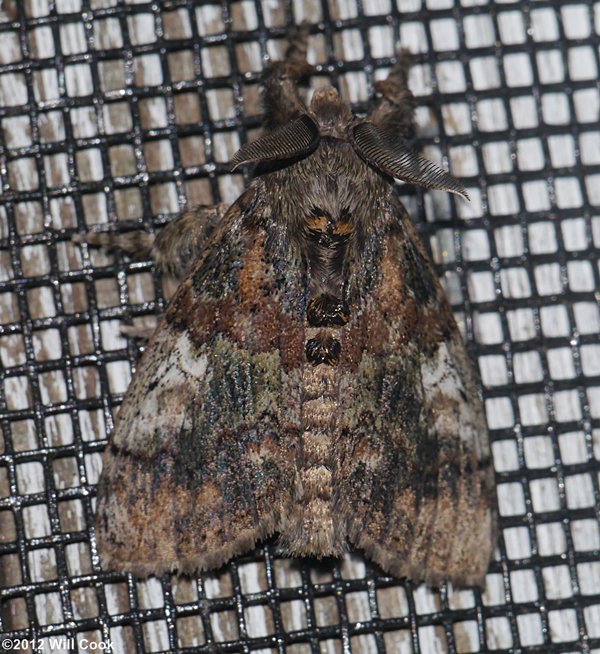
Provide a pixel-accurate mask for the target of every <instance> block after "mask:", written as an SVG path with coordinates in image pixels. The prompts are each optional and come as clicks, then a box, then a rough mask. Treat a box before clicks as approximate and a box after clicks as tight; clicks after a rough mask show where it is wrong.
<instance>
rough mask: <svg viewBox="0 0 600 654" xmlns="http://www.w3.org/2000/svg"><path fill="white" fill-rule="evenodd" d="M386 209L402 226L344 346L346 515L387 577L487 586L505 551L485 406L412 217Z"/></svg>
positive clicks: (339, 473) (338, 483)
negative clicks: (493, 561)
mask: <svg viewBox="0 0 600 654" xmlns="http://www.w3.org/2000/svg"><path fill="white" fill-rule="evenodd" d="M388 210H389V211H393V212H394V213H398V214H399V216H398V217H399V218H401V221H399V220H398V219H396V220H390V221H389V223H388V224H389V225H390V226H391V227H390V232H389V234H388V236H387V238H386V239H385V242H384V246H383V248H382V251H381V255H380V260H379V262H378V265H377V263H376V265H375V269H378V270H379V277H378V279H377V280H375V281H374V282H373V285H372V288H371V290H370V292H369V293H367V294H366V295H365V296H364V297H363V298H361V300H360V302H359V304H360V308H359V309H358V310H356V312H355V313H354V317H353V318H352V319H351V320H350V322H349V324H348V325H347V327H346V328H345V330H344V334H343V339H342V357H341V361H340V368H341V371H340V372H341V374H342V380H341V388H342V390H341V396H340V413H339V415H340V421H339V423H338V432H337V435H336V455H337V457H336V458H337V460H338V462H339V465H338V467H337V470H336V473H335V474H334V480H335V481H334V484H335V492H336V506H337V507H338V509H339V510H340V512H341V513H343V514H344V515H345V516H346V518H347V520H348V536H349V539H350V541H351V542H352V543H353V544H354V545H356V546H358V547H360V548H362V549H363V550H364V551H365V552H366V553H367V555H368V556H369V558H371V559H372V560H374V561H376V562H377V563H379V564H380V565H381V567H382V568H383V569H384V570H385V571H387V572H389V573H391V574H394V575H396V576H407V577H409V578H410V579H413V580H415V581H416V580H425V581H427V582H428V583H432V584H437V583H439V582H441V581H443V580H448V579H449V580H452V581H455V582H457V583H459V584H481V583H482V582H483V578H484V576H485V572H486V570H487V566H488V563H489V560H490V554H491V552H490V549H491V547H492V546H493V544H494V542H495V540H494V529H495V528H494V520H493V517H492V511H491V510H490V497H491V491H492V483H493V478H492V471H491V469H490V460H489V448H488V443H487V430H486V424H485V419H484V415H483V409H482V404H481V401H480V398H479V397H478V394H477V389H476V385H475V380H474V376H473V372H472V368H471V364H470V362H469V361H468V356H467V353H466V351H465V347H464V344H463V342H462V339H461V336H460V333H459V331H458V328H457V326H456V323H455V321H454V318H453V316H452V312H451V310H450V307H449V305H448V302H447V301H446V299H445V297H444V294H443V291H442V289H441V287H440V284H439V282H438V280H437V278H436V276H435V273H434V272H433V270H432V269H431V266H430V264H429V263H428V260H427V258H426V255H425V253H424V250H423V246H422V244H421V243H420V240H419V238H418V236H417V234H416V233H415V230H414V228H413V226H412V224H411V222H410V219H409V218H408V216H407V215H406V213H405V212H404V211H403V209H402V208H401V207H400V206H398V205H396V206H395V207H391V208H388ZM394 225H396V226H395V227H394ZM374 263H375V262H374Z"/></svg>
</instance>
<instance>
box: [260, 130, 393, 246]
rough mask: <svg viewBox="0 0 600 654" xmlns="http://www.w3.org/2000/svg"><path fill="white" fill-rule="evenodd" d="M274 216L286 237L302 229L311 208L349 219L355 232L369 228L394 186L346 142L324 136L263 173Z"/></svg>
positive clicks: (312, 211) (370, 228)
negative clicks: (306, 150)
mask: <svg viewBox="0 0 600 654" xmlns="http://www.w3.org/2000/svg"><path fill="white" fill-rule="evenodd" d="M262 179H263V180H264V183H265V190H266V193H267V194H268V196H269V199H270V201H271V206H272V207H273V218H274V220H275V221H276V222H278V223H283V224H285V225H286V226H287V227H288V228H289V231H290V237H291V239H292V240H294V236H295V235H297V234H299V233H301V232H302V231H303V229H304V228H305V226H306V224H307V221H312V220H313V216H314V215H315V213H320V214H321V215H328V216H331V218H332V219H333V220H334V221H335V222H339V221H343V222H347V220H351V221H352V223H353V224H354V226H355V230H356V233H357V234H365V233H366V232H367V231H369V230H372V229H373V227H374V226H375V224H374V223H375V222H376V221H377V220H378V218H379V217H381V216H383V212H382V211H381V207H382V205H383V203H385V201H386V200H387V199H388V198H389V197H390V195H391V194H392V192H393V187H392V185H391V184H390V183H389V182H388V181H387V180H386V179H385V178H384V177H383V176H381V175H380V174H379V173H377V172H376V171H374V170H373V169H371V168H370V166H369V165H368V164H367V163H365V162H364V161H363V160H362V159H361V158H360V157H359V156H358V155H357V154H356V152H355V151H354V150H353V148H352V146H351V144H350V143H349V142H346V141H343V140H338V139H336V138H322V139H321V142H320V143H319V145H318V147H317V149H316V150H315V151H314V152H313V153H312V154H310V155H309V156H308V157H306V158H304V159H301V160H300V161H297V162H295V163H293V164H291V165H289V166H286V167H285V168H283V169H281V170H278V171H276V172H274V173H270V174H267V175H264V176H263V178H262Z"/></svg>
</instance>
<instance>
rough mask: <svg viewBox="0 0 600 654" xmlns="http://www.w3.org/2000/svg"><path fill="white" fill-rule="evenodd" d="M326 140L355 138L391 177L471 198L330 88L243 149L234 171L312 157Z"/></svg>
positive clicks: (364, 155) (359, 149)
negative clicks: (355, 113)
mask: <svg viewBox="0 0 600 654" xmlns="http://www.w3.org/2000/svg"><path fill="white" fill-rule="evenodd" d="M323 138H328V139H332V138H333V139H339V140H342V141H347V142H350V144H351V145H352V147H353V149H354V151H355V153H356V154H357V155H358V156H359V157H360V158H361V159H362V160H363V161H364V162H365V165H367V166H369V167H371V168H372V169H375V170H376V171H377V172H379V173H381V174H382V175H384V176H386V177H394V178H396V179H401V180H402V181H405V182H408V183H410V184H415V185H417V186H423V187H426V188H435V189H441V190H444V191H449V192H451V193H456V194H458V195H462V196H463V197H465V198H467V199H468V195H467V193H466V191H465V189H464V187H463V185H462V184H461V183H460V182H459V181H458V180H457V179H456V178H454V177H453V176H452V175H450V174H449V173H447V172H446V171H445V170H443V169H442V168H439V167H438V166H436V165H435V164H434V163H433V162H432V161H429V160H428V159H425V158H424V157H421V156H420V155H419V154H417V153H416V152H414V151H413V150H412V149H411V148H410V147H408V146H407V144H406V143H405V142H403V141H402V139H401V138H400V137H398V136H397V135H395V134H391V133H389V132H388V131H386V130H384V129H382V128H381V127H380V126H378V125H377V124H375V123H372V122H370V121H368V120H366V119H364V120H361V119H359V118H356V117H355V116H354V115H353V113H352V112H351V111H350V109H349V107H348V106H347V105H346V104H344V103H343V102H342V101H341V100H340V97H339V94H338V92H337V91H336V90H335V89H334V88H333V87H331V86H328V87H325V88H322V89H319V90H317V91H315V93H314V94H313V98H312V101H311V103H310V108H309V109H308V110H307V112H306V113H304V114H302V115H300V116H299V117H298V118H295V119H293V120H291V121H290V122H289V123H287V124H285V125H282V126H281V127H278V128H276V129H274V130H272V131H271V132H269V133H267V134H265V135H264V136H262V137H261V138H259V139H257V140H256V141H252V142H251V143H247V144H246V145H244V146H243V147H242V148H240V149H239V150H238V151H237V153H236V154H235V156H234V157H233V160H232V162H231V163H232V170H235V169H236V168H238V167H239V166H242V165H244V164H250V163H253V164H269V163H279V165H284V166H285V165H287V164H291V163H294V162H296V161H298V160H300V159H305V158H306V157H309V156H310V155H311V154H312V153H313V152H314V151H315V150H316V149H317V148H318V147H319V143H320V141H321V139H323Z"/></svg>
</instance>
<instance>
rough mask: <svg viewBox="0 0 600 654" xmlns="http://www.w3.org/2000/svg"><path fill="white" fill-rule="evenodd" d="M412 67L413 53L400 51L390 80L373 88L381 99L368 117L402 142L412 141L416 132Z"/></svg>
mask: <svg viewBox="0 0 600 654" xmlns="http://www.w3.org/2000/svg"><path fill="white" fill-rule="evenodd" d="M412 63H413V62H412V54H411V53H410V51H409V50H406V49H404V48H402V49H400V50H398V56H397V61H396V63H395V64H394V66H393V67H392V69H391V70H390V72H389V74H388V76H387V78H386V79H384V80H379V81H378V82H375V84H374V85H373V87H374V89H375V91H376V92H377V93H378V94H379V97H378V99H377V101H376V104H375V106H374V107H373V108H372V109H371V110H370V111H369V114H368V116H367V119H368V120H369V121H370V122H371V123H373V124H374V125H375V126H376V127H379V128H380V129H382V130H384V131H386V132H388V133H390V134H393V135H394V136H395V137H400V138H401V139H407V138H411V137H412V136H413V135H414V132H415V107H416V102H415V98H414V96H413V94H412V91H411V90H410V89H409V88H408V73H409V71H410V67H411V66H412Z"/></svg>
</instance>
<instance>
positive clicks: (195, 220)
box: [73, 204, 228, 279]
mask: <svg viewBox="0 0 600 654" xmlns="http://www.w3.org/2000/svg"><path fill="white" fill-rule="evenodd" d="M227 209H228V205H226V204H215V205H198V206H196V207H193V208H192V209H190V210H189V211H184V212H183V213H182V214H180V215H179V216H177V218H175V219H174V220H172V221H171V222H170V223H168V224H167V226H166V227H165V228H164V229H163V230H162V231H161V232H160V233H159V234H158V235H155V234H149V233H148V232H145V231H143V230H135V231H132V232H127V233H125V234H111V233H109V232H92V231H90V232H86V233H85V234H75V235H74V236H73V241H74V242H75V243H78V244H82V243H87V244H88V245H91V246H94V247H100V248H103V249H105V250H121V251H122V252H124V253H125V254H126V255H128V256H129V257H131V258H132V259H149V258H152V259H154V261H155V262H156V265H157V267H158V269H159V270H160V271H161V272H164V273H167V274H169V275H173V276H174V277H176V278H177V279H182V278H183V277H184V275H185V273H186V272H187V270H188V268H189V267H190V266H191V265H192V264H193V263H194V261H196V259H197V258H198V257H199V256H200V254H201V252H202V250H203V248H204V246H205V244H206V243H207V241H208V239H209V238H210V235H211V234H212V232H213V230H214V228H215V226H216V224H217V223H218V222H219V220H220V219H221V218H222V217H223V216H224V215H225V212H226V211H227Z"/></svg>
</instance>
